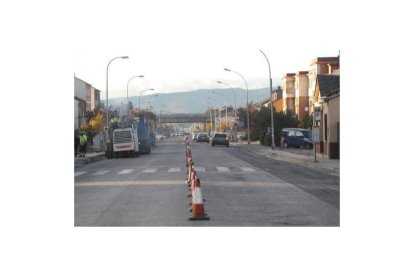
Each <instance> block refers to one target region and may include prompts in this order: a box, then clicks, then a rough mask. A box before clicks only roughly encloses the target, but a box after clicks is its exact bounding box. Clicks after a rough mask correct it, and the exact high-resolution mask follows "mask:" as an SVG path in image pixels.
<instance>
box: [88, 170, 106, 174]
mask: <svg viewBox="0 0 414 276" xmlns="http://www.w3.org/2000/svg"><path fill="white" fill-rule="evenodd" d="M110 171H111V170H101V171H97V172H96V173H93V174H92V175H104V174H107V173H109V172H110Z"/></svg>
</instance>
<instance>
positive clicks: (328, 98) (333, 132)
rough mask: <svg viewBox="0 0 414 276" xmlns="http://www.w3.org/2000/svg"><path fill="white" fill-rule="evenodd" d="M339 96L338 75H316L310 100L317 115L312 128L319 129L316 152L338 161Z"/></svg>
mask: <svg viewBox="0 0 414 276" xmlns="http://www.w3.org/2000/svg"><path fill="white" fill-rule="evenodd" d="M339 94H340V76H339V75H332V74H331V75H317V77H316V83H315V94H314V97H313V98H312V100H313V102H314V109H315V113H317V114H315V121H314V126H316V127H319V141H317V142H319V143H318V144H317V145H316V152H317V153H319V154H321V155H323V156H324V157H327V158H329V159H339V141H340V139H339V137H340V135H339V130H340V128H339V122H340V117H339V114H340V111H339V106H340V105H339Z"/></svg>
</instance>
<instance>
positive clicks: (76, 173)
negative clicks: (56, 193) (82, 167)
mask: <svg viewBox="0 0 414 276" xmlns="http://www.w3.org/2000/svg"><path fill="white" fill-rule="evenodd" d="M84 173H86V172H75V177H76V176H79V175H81V174H84Z"/></svg>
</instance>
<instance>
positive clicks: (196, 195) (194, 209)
mask: <svg viewBox="0 0 414 276" xmlns="http://www.w3.org/2000/svg"><path fill="white" fill-rule="evenodd" d="M185 147H186V150H185V157H186V166H187V167H188V174H187V179H186V181H185V182H186V183H187V184H188V197H191V202H190V203H189V205H190V209H189V211H190V212H191V214H192V215H191V217H190V218H189V220H209V219H210V218H209V217H208V216H207V213H206V212H205V210H204V199H203V195H202V193H201V185H200V178H199V177H197V173H196V171H195V169H194V162H193V156H192V153H191V148H190V142H189V141H188V138H186V140H185Z"/></svg>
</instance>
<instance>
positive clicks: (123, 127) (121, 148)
mask: <svg viewBox="0 0 414 276" xmlns="http://www.w3.org/2000/svg"><path fill="white" fill-rule="evenodd" d="M131 110H132V103H131V102H129V103H128V105H127V106H126V107H125V106H121V110H120V112H113V113H112V116H115V117H119V116H121V118H122V120H121V122H119V123H117V124H114V125H110V126H107V127H105V129H104V141H105V143H104V148H105V156H106V158H108V159H112V158H114V157H115V158H118V157H121V156H127V157H138V156H139V154H140V147H139V135H138V125H137V124H136V123H135V122H134V121H133V120H130V119H129V118H130V113H131ZM112 116H111V117H112Z"/></svg>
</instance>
